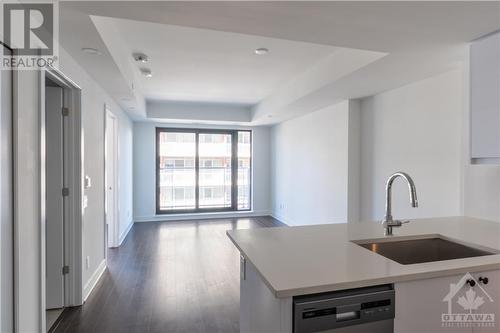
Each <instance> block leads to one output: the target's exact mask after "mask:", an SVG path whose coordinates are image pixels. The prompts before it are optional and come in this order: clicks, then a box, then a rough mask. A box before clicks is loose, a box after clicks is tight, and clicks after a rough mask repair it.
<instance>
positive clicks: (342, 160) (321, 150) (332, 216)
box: [271, 101, 349, 225]
mask: <svg viewBox="0 0 500 333" xmlns="http://www.w3.org/2000/svg"><path fill="white" fill-rule="evenodd" d="M348 113H349V102H348V101H344V102H341V103H339V104H336V105H333V106H330V107H327V108H324V109H322V110H319V111H315V112H313V113H310V114H307V115H305V116H302V117H299V118H295V119H292V120H289V121H286V122H284V123H281V124H279V125H276V126H274V127H273V128H272V131H271V156H272V158H271V170H272V173H271V184H272V185H271V189H272V190H271V193H272V199H273V200H272V212H273V215H274V216H275V217H276V218H278V219H279V220H281V221H283V222H285V223H287V224H289V225H307V224H320V223H339V222H346V221H347V210H348V208H347V196H348V194H347V192H348V158H349V157H348V125H349V124H348V123H349V117H348V116H349V114H348Z"/></svg>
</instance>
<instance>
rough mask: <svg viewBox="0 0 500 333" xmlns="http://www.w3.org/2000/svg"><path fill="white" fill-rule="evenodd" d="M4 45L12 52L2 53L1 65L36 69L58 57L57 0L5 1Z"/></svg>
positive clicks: (51, 63) (3, 7) (10, 67)
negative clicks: (35, 1) (9, 53)
mask: <svg viewBox="0 0 500 333" xmlns="http://www.w3.org/2000/svg"><path fill="white" fill-rule="evenodd" d="M2 3H3V5H2V12H3V13H2V18H3V25H2V28H3V31H2V36H3V40H2V42H3V44H4V45H6V46H7V47H8V48H10V49H11V50H12V51H13V55H11V56H2V68H8V69H36V68H40V67H46V66H47V65H53V63H54V62H55V61H56V60H57V52H56V51H57V49H58V48H57V40H56V37H57V35H58V29H56V22H57V21H58V20H57V15H56V13H57V11H56V9H57V2H37V3H19V2H15V3H14V2H9V1H2Z"/></svg>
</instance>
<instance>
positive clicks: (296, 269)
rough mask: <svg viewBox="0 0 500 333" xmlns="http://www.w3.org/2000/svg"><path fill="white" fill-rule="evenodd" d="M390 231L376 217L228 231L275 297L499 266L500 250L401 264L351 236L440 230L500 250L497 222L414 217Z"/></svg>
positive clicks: (368, 237)
mask: <svg viewBox="0 0 500 333" xmlns="http://www.w3.org/2000/svg"><path fill="white" fill-rule="evenodd" d="M393 233H394V235H393V236H385V235H384V228H383V227H382V225H381V224H380V223H376V222H359V223H342V224H324V225H312V226H300V227H280V228H262V229H248V230H230V231H227V235H228V236H229V238H230V239H231V240H232V241H233V243H234V244H235V245H236V247H237V248H238V249H239V251H240V253H241V254H242V256H244V257H245V259H246V260H248V261H249V262H251V263H252V265H253V266H254V267H255V268H256V270H257V272H258V273H259V274H260V275H261V276H262V279H263V280H264V282H265V283H266V284H267V285H268V286H269V288H270V289H271V290H272V291H273V292H274V293H275V295H276V297H290V296H297V295H304V294H312V293H319V292H325V291H333V290H340V289H348V288H357V287H364V286H370V285H376V284H383V283H394V282H399V281H410V280H419V279H426V278H433V277H439V276H446V275H455V274H462V273H465V272H477V271H487V270H497V269H500V254H495V255H488V256H482V257H473V258H464V259H454V260H446V261H435V262H428V263H422V264H412V265H402V264H399V263H397V262H395V261H392V260H390V259H387V258H385V257H383V256H381V255H379V254H377V253H374V252H371V251H370V250H367V249H365V248H363V247H361V246H359V245H357V244H355V243H353V242H352V241H358V240H375V239H380V238H385V239H387V238H391V239H392V240H397V239H398V238H399V237H402V238H401V239H408V238H409V239H413V238H421V237H422V236H423V237H424V238H427V237H430V236H441V237H444V238H447V239H449V240H452V241H453V240H454V241H458V242H460V243H462V244H464V245H470V246H473V247H476V248H477V247H479V248H481V247H487V248H490V249H494V250H497V251H500V223H496V222H491V221H485V220H480V219H475V218H469V217H445V218H429V219H414V220H411V222H410V223H407V224H404V225H403V226H402V227H399V228H394V229H393Z"/></svg>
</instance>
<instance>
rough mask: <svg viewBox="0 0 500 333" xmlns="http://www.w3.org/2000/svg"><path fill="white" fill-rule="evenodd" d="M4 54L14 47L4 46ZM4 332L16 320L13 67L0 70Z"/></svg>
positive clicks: (0, 325)
mask: <svg viewBox="0 0 500 333" xmlns="http://www.w3.org/2000/svg"><path fill="white" fill-rule="evenodd" d="M1 48H2V50H0V52H2V53H3V54H4V55H10V54H11V53H10V50H9V49H7V48H6V47H4V46H1ZM0 161H2V162H1V163H0V263H1V265H0V332H12V329H13V320H14V313H13V311H14V310H13V309H14V294H13V290H14V285H13V270H14V263H13V257H14V254H13V251H12V249H13V224H14V221H13V214H12V210H13V209H12V207H13V202H12V196H13V195H12V71H8V70H4V71H0Z"/></svg>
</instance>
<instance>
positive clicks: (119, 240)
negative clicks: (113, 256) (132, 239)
mask: <svg viewBox="0 0 500 333" xmlns="http://www.w3.org/2000/svg"><path fill="white" fill-rule="evenodd" d="M133 226H134V221H130V223H129V224H128V226H127V228H126V229H125V230H124V231H123V232H122V234H121V235H120V239H118V246H120V245H122V243H123V241H124V240H125V238H127V235H128V233H129V232H130V229H132V227H133Z"/></svg>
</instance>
